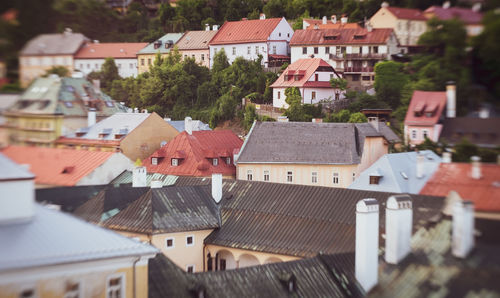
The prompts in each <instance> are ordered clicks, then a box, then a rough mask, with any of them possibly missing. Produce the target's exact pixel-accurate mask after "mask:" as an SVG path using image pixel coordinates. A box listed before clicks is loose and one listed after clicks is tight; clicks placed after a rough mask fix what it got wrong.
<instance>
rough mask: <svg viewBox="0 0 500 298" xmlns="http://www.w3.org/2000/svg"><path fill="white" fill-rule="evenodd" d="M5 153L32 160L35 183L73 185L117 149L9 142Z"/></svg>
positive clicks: (23, 160) (24, 161) (19, 160)
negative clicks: (16, 144) (39, 145)
mask: <svg viewBox="0 0 500 298" xmlns="http://www.w3.org/2000/svg"><path fill="white" fill-rule="evenodd" d="M2 153H3V154H5V155H6V156H7V157H9V158H10V159H12V160H13V161H15V162H16V163H18V164H29V165H30V169H29V170H30V172H32V173H34V174H35V175H36V178H35V183H36V184H48V185H61V186H73V185H76V184H77V183H78V181H80V180H81V179H82V178H84V177H85V176H87V175H88V174H90V173H91V172H92V171H94V170H95V169H96V168H97V167H99V166H100V165H101V164H103V163H104V162H105V161H106V160H108V159H109V158H110V157H111V156H112V155H113V154H114V153H113V152H102V151H85V150H71V149H57V148H43V147H22V146H9V147H7V148H5V149H3V150H2Z"/></svg>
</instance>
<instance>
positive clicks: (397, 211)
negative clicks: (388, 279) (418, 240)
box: [385, 195, 413, 264]
mask: <svg viewBox="0 0 500 298" xmlns="http://www.w3.org/2000/svg"><path fill="white" fill-rule="evenodd" d="M412 225H413V210H412V201H411V198H410V196H408V195H396V196H391V197H389V199H387V207H386V209H385V261H386V262H387V263H389V264H397V263H399V262H400V261H401V260H402V259H404V258H405V257H406V256H407V255H408V254H409V253H410V251H411V247H410V241H411V232H412Z"/></svg>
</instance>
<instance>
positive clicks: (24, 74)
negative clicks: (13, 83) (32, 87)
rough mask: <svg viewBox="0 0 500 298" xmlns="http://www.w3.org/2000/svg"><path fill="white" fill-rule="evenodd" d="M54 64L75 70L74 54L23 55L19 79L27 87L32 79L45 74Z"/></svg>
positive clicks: (20, 58) (20, 60)
mask: <svg viewBox="0 0 500 298" xmlns="http://www.w3.org/2000/svg"><path fill="white" fill-rule="evenodd" d="M53 66H64V67H66V68H67V69H68V70H69V71H70V73H71V72H73V56H72V55H53V56H21V57H19V81H20V83H21V87H23V88H26V87H28V85H29V84H30V83H31V81H32V80H33V79H35V78H37V77H40V76H42V75H44V74H45V72H46V71H47V70H48V69H50V68H51V67H53Z"/></svg>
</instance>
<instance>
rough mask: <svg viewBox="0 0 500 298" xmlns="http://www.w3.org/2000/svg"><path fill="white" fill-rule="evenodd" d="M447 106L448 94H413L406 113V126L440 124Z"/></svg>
mask: <svg viewBox="0 0 500 298" xmlns="http://www.w3.org/2000/svg"><path fill="white" fill-rule="evenodd" d="M445 106H446V92H444V91H438V92H436V91H419V90H416V91H414V92H413V95H412V97H411V101H410V106H409V107H408V111H407V112H406V117H405V125H434V124H436V123H437V122H438V120H439V118H440V117H441V114H442V113H443V109H444V108H445Z"/></svg>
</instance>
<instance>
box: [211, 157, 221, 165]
mask: <svg viewBox="0 0 500 298" xmlns="http://www.w3.org/2000/svg"><path fill="white" fill-rule="evenodd" d="M218 164H219V159H218V158H214V159H212V165H213V166H216V165H218Z"/></svg>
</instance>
